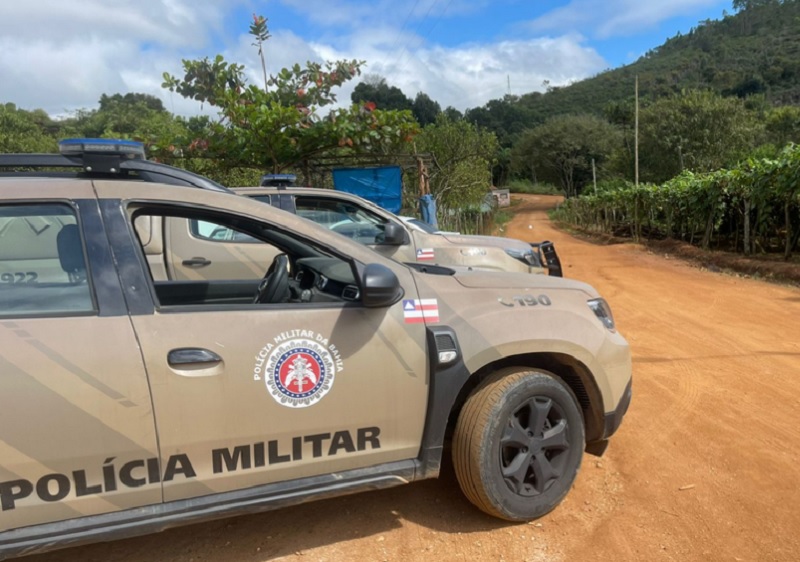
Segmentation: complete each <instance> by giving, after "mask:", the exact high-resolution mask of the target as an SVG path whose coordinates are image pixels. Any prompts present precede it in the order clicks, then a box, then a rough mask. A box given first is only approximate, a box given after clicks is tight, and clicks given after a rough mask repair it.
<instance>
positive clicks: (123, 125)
mask: <svg viewBox="0 0 800 562" xmlns="http://www.w3.org/2000/svg"><path fill="white" fill-rule="evenodd" d="M62 125H63V127H64V128H65V129H66V130H67V131H69V132H70V133H71V135H73V136H83V137H105V138H129V139H136V140H142V141H146V142H155V141H156V139H160V138H164V137H165V136H166V135H167V134H171V135H172V136H173V137H175V136H180V135H181V133H182V131H183V129H182V127H181V126H180V124H179V122H178V121H176V119H175V118H174V117H173V116H172V114H171V113H170V112H168V111H167V110H166V109H164V105H163V104H162V103H161V100H160V99H158V98H156V97H155V96H151V95H149V94H140V93H127V94H124V95H123V94H113V95H107V94H103V95H101V96H100V107H99V109H95V110H91V111H87V110H82V111H78V112H76V113H75V114H73V115H72V117H70V118H68V119H66V120H65V121H64V122H63V124H62ZM173 142H174V140H172V141H170V144H171V143H173Z"/></svg>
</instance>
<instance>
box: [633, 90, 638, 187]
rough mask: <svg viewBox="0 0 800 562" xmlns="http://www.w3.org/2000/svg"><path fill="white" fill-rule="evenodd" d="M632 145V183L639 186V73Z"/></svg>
mask: <svg viewBox="0 0 800 562" xmlns="http://www.w3.org/2000/svg"><path fill="white" fill-rule="evenodd" d="M633 146H634V149H633V150H634V159H635V160H636V163H635V174H634V181H633V183H634V185H636V187H639V75H638V74H637V75H636V118H635V125H634V133H633Z"/></svg>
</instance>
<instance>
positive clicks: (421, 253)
mask: <svg viewBox="0 0 800 562" xmlns="http://www.w3.org/2000/svg"><path fill="white" fill-rule="evenodd" d="M417 259H418V260H420V261H427V260H432V259H434V256H433V248H420V249H418V250H417Z"/></svg>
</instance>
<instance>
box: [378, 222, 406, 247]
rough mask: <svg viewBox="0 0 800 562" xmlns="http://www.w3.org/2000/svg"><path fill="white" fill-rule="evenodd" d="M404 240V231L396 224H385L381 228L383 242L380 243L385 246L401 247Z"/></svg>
mask: <svg viewBox="0 0 800 562" xmlns="http://www.w3.org/2000/svg"><path fill="white" fill-rule="evenodd" d="M407 241H408V240H407V239H406V229H405V228H403V227H402V226H400V225H399V224H397V223H396V222H387V223H386V224H385V225H384V227H383V241H381V242H380V243H381V244H383V245H386V246H402V245H403V244H405V243H406V242H407Z"/></svg>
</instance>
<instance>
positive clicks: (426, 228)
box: [406, 219, 439, 234]
mask: <svg viewBox="0 0 800 562" xmlns="http://www.w3.org/2000/svg"><path fill="white" fill-rule="evenodd" d="M406 222H408V223H409V224H411V225H412V226H414V228H417V229H419V230H421V231H422V232H427V233H428V234H439V231H438V230H436V229H435V228H433V227H432V226H431V225H429V224H428V223H426V222H423V221H421V220H419V219H406Z"/></svg>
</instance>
